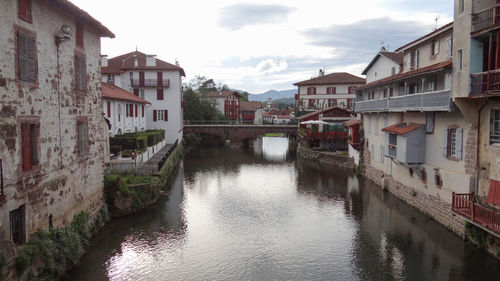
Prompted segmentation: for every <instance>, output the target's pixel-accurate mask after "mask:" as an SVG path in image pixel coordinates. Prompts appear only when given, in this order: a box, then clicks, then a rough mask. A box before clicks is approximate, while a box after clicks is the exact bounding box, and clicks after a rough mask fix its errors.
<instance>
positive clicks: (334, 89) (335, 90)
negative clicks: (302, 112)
mask: <svg viewBox="0 0 500 281" xmlns="http://www.w3.org/2000/svg"><path fill="white" fill-rule="evenodd" d="M314 93H315V94H316V91H314ZM333 94H334V95H335V94H337V87H333Z"/></svg>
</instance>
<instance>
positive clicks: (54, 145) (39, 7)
mask: <svg viewBox="0 0 500 281" xmlns="http://www.w3.org/2000/svg"><path fill="white" fill-rule="evenodd" d="M0 5H1V7H2V9H0V22H1V24H0V37H1V38H2V40H0V50H1V51H0V96H1V97H2V103H1V108H0V110H1V116H2V117H1V118H0V128H1V129H0V159H1V160H0V165H1V169H0V170H1V171H2V173H0V176H1V177H2V178H1V179H0V183H1V184H2V186H1V189H0V241H11V242H13V244H16V245H19V244H22V243H25V242H26V241H27V240H28V239H29V237H30V235H31V234H33V233H34V232H35V231H36V230H37V229H44V230H47V229H48V228H49V227H52V226H53V227H62V226H66V225H67V224H69V223H70V222H71V221H72V219H73V216H74V215H75V214H76V213H78V212H80V211H87V212H88V213H89V214H90V215H91V216H92V215H94V214H95V213H96V212H97V211H98V210H99V209H100V207H101V206H102V205H103V203H104V192H103V189H104V186H103V185H104V184H103V176H104V175H103V167H104V164H105V161H106V159H105V157H106V156H105V153H102V151H105V150H106V149H107V142H108V140H107V135H108V134H107V124H106V121H105V120H104V118H103V115H102V110H101V108H102V98H101V90H100V88H101V80H100V76H101V70H100V51H101V50H100V38H101V37H111V38H113V37H114V35H113V33H112V32H111V31H109V30H108V29H107V28H106V27H104V26H103V25H101V24H100V23H99V22H98V21H97V20H95V19H94V18H92V17H91V16H90V15H88V14H87V13H86V12H85V11H83V10H81V9H79V8H78V7H77V6H75V5H74V4H72V3H71V2H69V1H63V0H58V1H38V0H31V1H30V0H18V1H16V0H2V1H1V4H0ZM3 245H6V244H3Z"/></svg>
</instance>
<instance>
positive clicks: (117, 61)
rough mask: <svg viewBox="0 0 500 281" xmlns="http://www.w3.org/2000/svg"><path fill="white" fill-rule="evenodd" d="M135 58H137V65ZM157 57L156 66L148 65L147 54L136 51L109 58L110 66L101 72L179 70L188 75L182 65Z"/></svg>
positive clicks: (103, 68) (183, 74)
mask: <svg viewBox="0 0 500 281" xmlns="http://www.w3.org/2000/svg"><path fill="white" fill-rule="evenodd" d="M135 58H137V66H135ZM155 59H156V65H155V66H146V54H144V53H141V52H139V51H134V52H130V53H127V54H123V55H121V56H117V57H114V58H111V59H108V66H105V67H102V70H101V72H102V74H120V73H123V72H125V71H127V70H177V71H180V73H181V75H182V76H186V73H184V69H182V67H179V66H177V65H173V64H171V63H168V62H166V61H162V60H160V59H158V58H155Z"/></svg>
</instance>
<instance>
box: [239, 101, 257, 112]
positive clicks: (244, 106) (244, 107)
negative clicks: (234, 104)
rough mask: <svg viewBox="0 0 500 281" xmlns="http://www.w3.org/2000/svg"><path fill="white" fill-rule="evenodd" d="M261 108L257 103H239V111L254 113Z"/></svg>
mask: <svg viewBox="0 0 500 281" xmlns="http://www.w3.org/2000/svg"><path fill="white" fill-rule="evenodd" d="M260 108H262V104H261V103H260V102H258V101H242V102H240V110H241V111H256V110H257V109H260Z"/></svg>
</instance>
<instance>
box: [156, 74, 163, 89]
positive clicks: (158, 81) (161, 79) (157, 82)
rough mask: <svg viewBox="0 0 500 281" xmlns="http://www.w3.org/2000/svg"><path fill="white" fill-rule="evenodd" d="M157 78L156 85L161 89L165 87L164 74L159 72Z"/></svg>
mask: <svg viewBox="0 0 500 281" xmlns="http://www.w3.org/2000/svg"><path fill="white" fill-rule="evenodd" d="M156 78H157V81H156V84H157V85H158V86H159V87H161V86H163V72H161V71H158V72H157V73H156Z"/></svg>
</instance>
